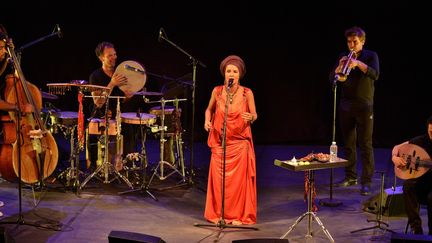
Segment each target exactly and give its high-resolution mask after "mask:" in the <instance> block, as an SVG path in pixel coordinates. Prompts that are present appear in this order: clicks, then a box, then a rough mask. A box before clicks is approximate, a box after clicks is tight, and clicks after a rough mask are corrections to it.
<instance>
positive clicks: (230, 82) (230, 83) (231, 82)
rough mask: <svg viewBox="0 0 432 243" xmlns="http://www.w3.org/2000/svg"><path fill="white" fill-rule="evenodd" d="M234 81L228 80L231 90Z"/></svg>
mask: <svg viewBox="0 0 432 243" xmlns="http://www.w3.org/2000/svg"><path fill="white" fill-rule="evenodd" d="M233 82H234V79H233V78H230V79H228V88H231V86H232V85H233Z"/></svg>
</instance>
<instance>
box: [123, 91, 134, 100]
mask: <svg viewBox="0 0 432 243" xmlns="http://www.w3.org/2000/svg"><path fill="white" fill-rule="evenodd" d="M124 94H125V96H126V99H130V98H132V96H133V95H134V92H129V91H125V92H124Z"/></svg>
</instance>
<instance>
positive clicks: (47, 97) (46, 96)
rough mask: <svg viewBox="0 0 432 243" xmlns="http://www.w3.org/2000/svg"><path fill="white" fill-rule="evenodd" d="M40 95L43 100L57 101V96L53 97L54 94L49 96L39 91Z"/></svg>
mask: <svg viewBox="0 0 432 243" xmlns="http://www.w3.org/2000/svg"><path fill="white" fill-rule="evenodd" d="M41 94H42V98H43V99H48V100H56V99H58V96H57V95H55V94H50V93H47V92H44V91H41Z"/></svg>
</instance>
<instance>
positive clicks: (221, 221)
mask: <svg viewBox="0 0 432 243" xmlns="http://www.w3.org/2000/svg"><path fill="white" fill-rule="evenodd" d="M229 92H230V85H227V92H226V93H227V97H226V101H225V114H224V123H223V129H222V150H223V155H222V156H223V159H222V203H221V218H220V219H219V222H217V224H216V225H214V224H198V223H195V224H194V226H196V227H202V226H205V227H215V226H216V227H219V232H218V234H217V239H218V240H219V236H220V234H221V233H222V231H223V229H225V228H238V229H251V230H258V228H256V227H251V226H241V225H227V224H226V222H225V165H226V126H227V118H228V95H229ZM218 240H215V241H214V242H218Z"/></svg>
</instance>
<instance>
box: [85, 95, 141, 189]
mask: <svg viewBox="0 0 432 243" xmlns="http://www.w3.org/2000/svg"><path fill="white" fill-rule="evenodd" d="M84 97H100V98H105V99H106V102H105V130H104V137H103V145H102V146H101V148H102V150H103V153H102V156H103V162H102V164H101V165H99V166H98V167H97V168H96V169H95V171H94V172H93V173H92V174H90V175H89V176H88V177H87V178H86V179H85V180H84V181H83V183H82V184H81V185H80V190H82V188H83V187H84V186H85V185H86V184H87V183H88V182H89V181H90V180H91V179H92V178H93V177H95V176H96V175H97V174H98V173H99V172H101V171H102V172H103V175H104V180H101V179H100V178H99V177H96V178H97V179H99V180H101V181H102V182H103V183H106V184H108V183H111V182H113V181H114V180H115V179H117V178H119V177H120V178H121V179H122V180H123V181H124V182H125V183H126V184H127V185H128V186H129V187H130V188H133V185H132V183H131V182H130V181H129V180H128V179H127V178H126V177H125V176H123V175H122V174H121V173H120V172H118V171H117V170H116V168H114V166H113V165H112V163H111V162H110V161H108V135H109V133H108V130H109V120H108V106H109V98H116V99H117V109H120V107H119V103H120V99H121V98H125V97H124V96H108V95H87V96H84ZM116 119H121V118H120V117H116ZM119 133H120V131H118V135H120V134H119ZM110 172H114V173H115V174H116V176H115V177H114V178H112V179H111V180H109V174H110Z"/></svg>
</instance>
